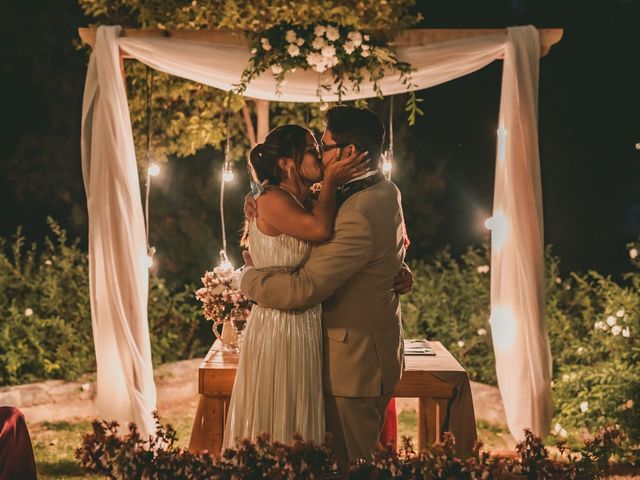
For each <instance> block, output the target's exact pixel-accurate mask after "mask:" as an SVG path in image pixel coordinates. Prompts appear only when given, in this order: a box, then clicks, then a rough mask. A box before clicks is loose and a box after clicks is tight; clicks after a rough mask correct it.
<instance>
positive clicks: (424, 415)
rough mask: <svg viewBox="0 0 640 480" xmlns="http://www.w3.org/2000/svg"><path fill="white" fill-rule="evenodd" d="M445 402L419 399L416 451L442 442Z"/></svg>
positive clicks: (435, 399)
mask: <svg viewBox="0 0 640 480" xmlns="http://www.w3.org/2000/svg"><path fill="white" fill-rule="evenodd" d="M446 408H447V400H446V399H440V398H420V399H419V403H418V450H422V449H423V448H425V447H426V446H427V445H433V444H434V443H436V442H440V441H441V440H442V420H443V418H444V415H445V411H446Z"/></svg>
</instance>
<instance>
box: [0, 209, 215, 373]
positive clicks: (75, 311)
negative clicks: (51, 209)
mask: <svg viewBox="0 0 640 480" xmlns="http://www.w3.org/2000/svg"><path fill="white" fill-rule="evenodd" d="M49 227H50V228H51V232H52V234H53V236H52V238H47V239H46V240H45V242H44V245H42V246H40V247H39V246H37V245H36V244H31V245H30V246H27V244H26V239H25V237H24V236H23V235H22V234H21V232H20V230H18V232H17V233H16V235H15V237H14V239H13V241H12V242H9V241H7V240H5V239H3V238H0V292H1V295H0V320H1V321H0V385H14V384H20V383H28V382H33V381H36V380H41V379H51V378H62V379H65V380H76V379H78V378H79V377H80V376H81V375H82V374H84V373H90V372H93V371H95V351H94V349H93V333H92V329H91V328H92V327H91V309H90V299H89V266H88V259H87V253H86V251H84V250H83V249H82V248H81V247H80V246H79V241H78V240H76V241H74V242H70V241H69V240H68V239H67V235H66V232H65V231H64V230H63V229H62V228H60V226H59V225H58V224H57V223H55V222H54V221H53V220H51V219H50V220H49ZM193 290H194V287H193V286H186V287H185V288H184V290H182V291H179V292H171V291H170V290H169V289H168V288H167V287H166V285H165V283H164V281H163V280H162V279H161V278H159V277H158V276H156V275H154V274H153V273H152V274H151V276H150V281H149V329H150V335H151V348H152V352H153V361H154V363H155V364H160V363H164V362H171V361H176V360H183V359H185V358H191V357H194V356H199V355H204V353H205V352H206V351H207V349H208V348H209V346H210V345H208V343H209V342H208V341H209V340H210V339H211V337H212V335H210V336H209V337H207V336H206V333H205V332H206V329H209V332H210V331H211V330H210V328H211V327H210V326H208V324H207V322H206V321H205V320H204V319H203V318H202V314H201V309H200V307H199V306H198V304H197V302H196V301H195V299H194V298H193ZM203 333H205V334H203Z"/></svg>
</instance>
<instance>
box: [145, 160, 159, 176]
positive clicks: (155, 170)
mask: <svg viewBox="0 0 640 480" xmlns="http://www.w3.org/2000/svg"><path fill="white" fill-rule="evenodd" d="M147 171H148V173H149V175H151V176H152V177H157V176H158V174H159V173H160V166H159V165H158V164H156V163H152V164H151V165H149V168H148V169H147Z"/></svg>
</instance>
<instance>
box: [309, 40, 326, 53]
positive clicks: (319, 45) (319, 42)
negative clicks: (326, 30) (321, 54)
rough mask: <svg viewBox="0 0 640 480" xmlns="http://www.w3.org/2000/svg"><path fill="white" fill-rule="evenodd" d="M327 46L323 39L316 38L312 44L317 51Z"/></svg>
mask: <svg viewBox="0 0 640 480" xmlns="http://www.w3.org/2000/svg"><path fill="white" fill-rule="evenodd" d="M326 44H327V43H326V42H325V41H324V38H322V37H316V38H314V39H313V42H311V46H312V47H313V48H315V49H316V50H320V49H322V47H324V46H325V45H326Z"/></svg>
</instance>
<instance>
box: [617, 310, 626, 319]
mask: <svg viewBox="0 0 640 480" xmlns="http://www.w3.org/2000/svg"><path fill="white" fill-rule="evenodd" d="M616 317H618V318H622V317H624V310H623V309H620V310H618V311H617V312H616Z"/></svg>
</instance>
